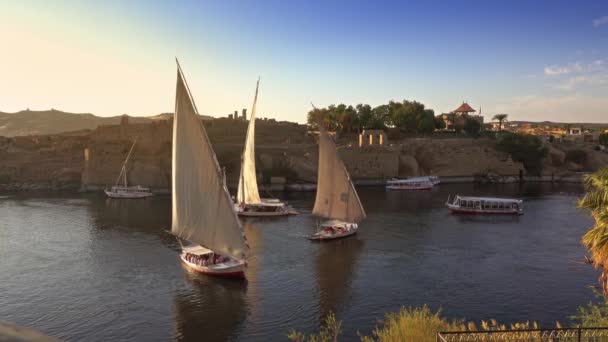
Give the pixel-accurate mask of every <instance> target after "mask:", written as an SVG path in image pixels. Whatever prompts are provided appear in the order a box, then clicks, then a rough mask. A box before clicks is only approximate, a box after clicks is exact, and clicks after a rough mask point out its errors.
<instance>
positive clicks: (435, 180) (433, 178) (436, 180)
mask: <svg viewBox="0 0 608 342" xmlns="http://www.w3.org/2000/svg"><path fill="white" fill-rule="evenodd" d="M427 177H428V178H429V180H430V181H431V183H433V185H439V184H440V183H441V181H440V180H439V177H438V176H427Z"/></svg>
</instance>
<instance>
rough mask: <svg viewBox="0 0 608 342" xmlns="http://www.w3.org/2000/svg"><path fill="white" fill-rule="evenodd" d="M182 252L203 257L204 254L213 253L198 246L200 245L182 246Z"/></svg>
mask: <svg viewBox="0 0 608 342" xmlns="http://www.w3.org/2000/svg"><path fill="white" fill-rule="evenodd" d="M182 251H184V252H186V253H190V254H194V255H205V254H211V253H213V251H212V250H210V249H208V248H205V247H203V246H200V245H189V246H183V247H182Z"/></svg>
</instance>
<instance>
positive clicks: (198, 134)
mask: <svg viewBox="0 0 608 342" xmlns="http://www.w3.org/2000/svg"><path fill="white" fill-rule="evenodd" d="M172 169H173V174H172V177H173V180H172V185H173V196H172V210H173V217H172V224H171V232H172V233H173V234H174V235H176V236H178V237H180V238H182V239H185V240H188V241H192V242H193V243H197V244H199V245H201V246H205V247H206V248H208V249H211V250H213V251H215V252H217V253H220V254H223V255H229V256H232V257H234V258H236V259H244V258H245V257H246V254H247V252H248V249H249V247H248V246H247V242H246V240H245V235H244V233H243V229H242V227H241V223H240V221H239V219H238V217H237V216H236V213H235V212H234V208H233V203H232V199H231V198H230V194H229V193H228V189H227V188H226V185H225V184H224V181H223V174H222V171H221V169H220V167H219V164H218V162H217V158H216V156H215V152H214V151H213V148H212V147H211V143H210V141H209V137H208V136H207V132H206V131H205V128H204V126H203V123H202V121H201V119H200V116H199V115H198V111H197V110H196V106H195V104H194V101H193V99H192V96H191V94H190V91H189V90H188V87H187V85H186V83H185V80H184V76H183V73H182V71H181V69H180V68H179V64H178V70H177V86H176V90H175V115H174V118H173V163H172Z"/></svg>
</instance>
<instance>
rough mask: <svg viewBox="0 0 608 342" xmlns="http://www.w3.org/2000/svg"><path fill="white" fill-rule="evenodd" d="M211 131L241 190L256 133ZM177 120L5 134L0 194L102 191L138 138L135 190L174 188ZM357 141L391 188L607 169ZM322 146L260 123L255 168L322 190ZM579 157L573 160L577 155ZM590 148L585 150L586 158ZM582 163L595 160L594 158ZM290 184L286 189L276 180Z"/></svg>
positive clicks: (353, 151)
mask: <svg viewBox="0 0 608 342" xmlns="http://www.w3.org/2000/svg"><path fill="white" fill-rule="evenodd" d="M205 125H206V126H207V132H208V134H209V138H210V140H211V142H212V144H213V147H214V150H215V151H216V153H217V157H218V161H219V163H220V165H222V167H224V168H225V170H226V178H227V181H228V183H229V184H236V182H238V177H239V174H240V158H241V153H242V148H243V142H244V138H245V133H246V129H247V122H246V121H243V120H230V119H215V120H212V121H206V122H205ZM171 127H172V123H171V121H170V120H158V121H155V122H152V123H129V122H128V120H126V119H125V120H123V122H122V123H121V124H120V125H107V126H100V127H98V128H97V129H95V130H93V131H90V132H89V131H87V132H81V134H57V135H46V136H23V137H11V138H3V137H0V160H1V162H0V191H30V190H53V191H79V190H81V191H99V190H102V189H103V188H105V187H107V186H108V185H112V184H115V182H116V177H117V176H118V174H119V172H120V170H121V168H122V164H123V162H124V158H125V156H126V154H127V152H128V151H129V149H130V148H131V145H132V141H133V140H134V139H135V137H137V138H138V139H137V144H136V146H135V148H134V150H133V154H132V156H131V159H130V160H129V165H128V168H127V177H128V181H129V183H130V184H139V185H142V186H147V187H150V188H151V189H153V190H154V191H155V192H157V193H168V190H169V189H170V188H171V151H172V147H171V146H172V141H171V139H172V135H171V132H172V130H171ZM356 138H357V137H356V136H354V135H353V136H343V137H341V138H340V139H339V140H338V146H339V153H340V156H341V157H342V159H343V160H344V164H345V166H346V168H347V169H348V171H349V173H350V176H351V178H352V179H353V180H354V182H355V183H356V184H358V185H361V186H366V185H383V184H384V182H385V180H386V179H390V178H395V177H399V178H403V177H414V176H422V175H429V174H432V175H436V176H439V177H441V178H442V180H443V182H445V183H471V182H480V183H484V182H489V183H509V182H519V177H520V176H519V175H520V172H522V173H523V179H524V181H529V182H537V181H538V182H580V179H579V178H580V177H579V176H578V173H577V172H580V171H586V170H590V171H593V170H595V169H597V168H599V167H601V166H606V165H608V154H607V153H603V152H598V151H593V149H592V148H591V147H590V146H586V145H584V146H570V145H567V144H550V145H548V147H549V153H548V156H547V157H545V158H544V160H543V168H542V170H543V171H542V173H541V175H540V176H538V177H536V176H530V175H529V174H527V173H525V168H524V166H523V164H522V163H519V162H515V161H513V160H512V158H511V157H510V155H509V154H507V153H504V152H501V151H498V150H496V148H495V144H496V141H495V140H492V139H488V138H480V139H473V138H463V137H453V138H446V137H443V138H434V137H432V136H431V137H411V138H407V137H406V138H403V139H399V140H389V141H387V142H385V143H384V144H383V145H373V146H362V147H359V146H358V140H357V139H356ZM317 150H318V147H317V145H316V143H315V137H314V135H310V134H309V133H308V129H307V126H305V125H299V124H295V123H284V122H283V123H282V122H271V121H264V120H260V121H259V122H258V123H257V124H256V168H257V171H258V177H259V182H260V183H261V184H266V185H265V188H267V189H268V190H269V191H284V190H289V191H312V190H314V185H310V184H315V183H316V176H317V161H318V151H317ZM573 150H574V151H578V152H577V153H570V154H571V155H574V156H576V157H577V158H574V159H575V161H576V162H575V161H573V160H572V159H573V157H570V158H569V157H568V155H569V154H568V151H573ZM581 151H582V152H581ZM581 156H586V157H585V158H583V157H581ZM278 178H281V179H283V181H282V182H280V183H275V182H273V179H278Z"/></svg>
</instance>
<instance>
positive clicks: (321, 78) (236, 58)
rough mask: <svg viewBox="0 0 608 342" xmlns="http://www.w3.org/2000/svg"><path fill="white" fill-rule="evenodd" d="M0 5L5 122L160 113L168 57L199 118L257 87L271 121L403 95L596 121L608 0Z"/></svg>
mask: <svg viewBox="0 0 608 342" xmlns="http://www.w3.org/2000/svg"><path fill="white" fill-rule="evenodd" d="M0 3H1V6H2V10H3V13H4V14H5V19H4V20H3V21H1V22H0V32H4V33H5V37H3V38H4V39H3V40H2V41H3V44H4V49H3V52H4V53H3V54H2V62H3V63H0V74H2V81H3V82H0V111H4V112H17V111H20V110H25V109H26V108H29V109H31V110H49V109H51V108H54V109H57V110H61V111H65V112H74V113H92V114H95V115H98V116H115V115H121V114H129V115H132V116H151V115H156V114H160V113H165V112H173V106H174V95H175V76H176V66H175V61H174V59H175V56H177V57H178V58H179V59H180V63H181V64H182V67H183V69H184V72H185V74H186V77H187V79H188V82H189V85H190V88H191V90H192V92H193V95H194V98H195V100H196V103H197V106H198V108H199V110H200V112H201V114H203V115H212V116H225V115H227V114H229V113H231V112H233V111H234V110H239V111H240V109H242V108H247V109H248V110H250V107H251V102H252V100H253V93H254V88H255V82H256V80H257V78H258V77H261V85H260V97H259V105H258V108H259V112H260V113H261V115H262V116H267V117H272V118H276V119H277V120H288V121H296V122H304V121H305V119H306V113H307V112H308V110H309V109H310V101H313V102H314V103H315V104H316V105H318V106H327V105H330V104H338V103H345V104H352V105H356V104H358V103H368V104H370V105H372V106H377V105H380V104H384V103H386V102H388V101H389V100H396V101H401V100H403V99H408V100H417V101H420V102H422V103H424V104H425V105H426V106H427V107H429V108H432V109H433V110H435V113H436V114H440V113H442V112H449V111H451V110H453V109H455V108H456V107H457V106H458V105H460V104H461V103H462V102H463V101H465V100H466V101H468V102H469V103H470V104H471V106H473V108H475V109H477V110H479V108H480V107H481V108H482V111H483V114H484V116H485V118H486V121H489V120H490V119H491V117H492V116H493V114H496V113H503V112H504V113H508V114H509V118H510V119H511V120H527V121H545V120H547V121H554V122H597V123H607V122H608V115H606V110H605V108H608V98H607V97H606V96H604V94H605V93H606V90H608V45H607V44H606V41H607V38H608V4H606V3H599V2H592V1H582V2H576V3H574V2H565V1H539V2H534V3H531V2H526V1H513V2H508V3H494V2H482V1H461V2H452V3H450V4H449V5H446V4H443V3H428V2H411V3H407V4H403V3H400V2H392V1H382V2H374V3H367V2H359V1H349V2H344V1H330V2H315V1H310V2H309V1H294V2H280V1H265V2H259V3H258V2H244V3H241V2H238V1H232V0H231V1H222V2H205V3H198V2H194V1H180V2H179V3H177V4H174V3H166V2H160V1H159V2H156V1H150V2H147V1H146V2H143V1H133V2H129V3H122V2H103V3H97V2H93V1H81V2H70V1H58V2H53V3H47V2H43V1H29V0H28V1H23V2H8V1H0Z"/></svg>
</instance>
